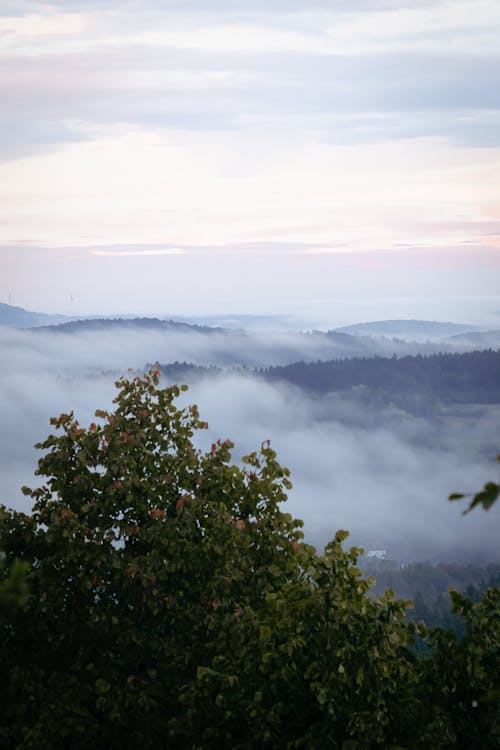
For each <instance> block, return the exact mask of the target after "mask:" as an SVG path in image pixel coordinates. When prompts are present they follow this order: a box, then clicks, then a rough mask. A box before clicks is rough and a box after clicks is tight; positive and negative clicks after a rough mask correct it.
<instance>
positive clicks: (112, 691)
mask: <svg viewBox="0 0 500 750" xmlns="http://www.w3.org/2000/svg"><path fill="white" fill-rule="evenodd" d="M116 386H117V389H118V394H117V396H116V398H115V406H114V409H113V410H111V411H108V410H101V409H98V410H97V411H96V412H95V421H93V422H91V423H90V424H89V425H88V426H87V427H84V426H81V425H80V424H79V422H78V420H77V419H76V418H75V416H74V414H73V413H71V412H69V413H62V414H61V415H59V416H58V417H54V418H53V419H52V420H51V423H52V426H53V428H54V434H51V435H49V436H48V438H47V439H46V440H44V441H43V442H41V443H39V444H38V448H39V449H41V450H42V451H43V455H42V457H41V458H40V459H39V462H38V470H37V474H38V475H39V476H40V477H42V478H43V480H42V481H43V483H42V484H41V486H39V487H35V488H30V487H25V488H24V490H23V491H24V493H25V495H26V496H27V497H29V498H30V499H31V500H32V502H33V508H32V511H31V512H30V513H24V512H21V511H14V510H8V509H7V508H5V507H2V508H1V510H0V549H1V550H2V561H1V567H0V659H1V664H2V682H3V684H2V691H1V694H0V716H1V719H0V747H1V748H6V749H7V748H9V749H10V748H22V749H23V750H28V749H34V748H37V749H40V748H41V749H42V750H45V749H46V750H49V749H51V750H52V749H55V750H57V749H58V748H61V749H62V748H68V747H71V748H77V749H79V748H88V747H96V748H135V747H141V748H170V747H178V748H186V750H195V749H199V750H202V749H205V748H206V749H212V748H213V750H215V749H216V748H241V749H243V748H245V749H248V750H250V749H252V750H253V749H255V750H257V748H265V747H273V748H290V749H291V748H312V749H313V750H314V749H317V750H320V748H321V750H322V749H323V748H325V747H329V748H333V749H334V750H335V749H337V748H338V750H356V749H360V750H361V749H363V750H368V749H369V748H392V749H393V750H396V749H397V748H408V749H413V748H415V750H416V749H418V748H428V747H433V748H443V749H445V748H463V749H464V750H465V748H467V749H468V750H469V749H472V750H493V748H497V747H498V744H499V742H500V712H499V701H500V692H499V684H498V674H499V673H500V590H499V589H498V587H496V586H492V587H487V588H486V589H485V590H484V591H483V592H482V593H481V595H480V596H479V597H474V598H473V599H469V598H468V597H467V596H464V595H462V594H459V593H452V595H451V599H452V611H453V615H454V616H456V617H458V618H461V620H462V622H463V628H462V631H461V633H460V634H457V633H456V632H455V631H454V630H453V629H449V628H427V627H426V626H425V624H423V623H419V624H418V625H415V623H412V622H409V621H408V619H407V617H406V615H407V612H408V608H409V606H410V605H409V602H408V601H405V600H399V599H396V598H395V597H394V594H393V593H392V592H391V591H390V590H389V591H386V592H384V593H380V594H374V593H373V591H372V586H373V583H374V581H373V579H372V578H370V577H365V576H364V575H363V573H362V571H361V569H360V567H359V564H358V560H359V558H360V555H361V554H362V550H360V549H358V548H350V549H348V548H345V546H344V545H345V541H346V539H347V537H348V533H347V532H346V531H337V532H336V534H335V535H334V536H333V538H332V539H331V541H330V542H329V544H327V546H326V547H325V549H324V551H323V552H322V553H318V552H317V551H316V549H315V548H314V547H312V546H311V545H309V544H307V543H306V542H305V541H304V536H303V532H302V530H301V529H302V522H301V521H299V520H298V519H296V518H294V517H293V516H292V515H291V514H288V513H286V512H285V511H284V509H283V504H284V503H285V501H286V498H287V492H288V490H289V489H290V487H291V483H290V479H289V471H288V470H287V469H286V468H284V467H283V466H281V465H280V463H279V462H278V459H277V455H276V453H275V451H274V450H273V449H272V448H271V446H270V443H269V441H268V440H265V441H264V442H263V443H262V444H261V445H260V448H258V449H257V450H256V451H253V452H251V453H249V454H248V455H246V456H245V457H244V458H243V464H242V466H238V465H235V464H233V463H232V461H231V450H232V447H233V445H232V443H231V442H230V441H229V440H225V441H221V440H218V441H216V442H214V443H213V444H212V446H211V447H210V448H209V449H208V450H202V449H200V448H198V447H196V446H195V444H194V442H193V437H194V436H195V434H196V433H197V432H198V431H200V430H201V431H203V430H206V429H207V423H206V422H205V421H204V420H203V419H202V418H201V416H200V414H199V412H198V409H197V407H195V406H193V405H190V406H185V407H182V408H179V407H178V406H177V405H176V403H175V401H176V399H178V397H179V396H180V394H181V390H182V389H180V388H178V387H176V386H168V387H160V385H159V371H158V370H153V371H152V372H151V373H149V374H146V375H144V376H135V377H134V376H132V375H131V376H130V377H129V378H127V377H123V378H121V379H120V380H118V381H117V383H116ZM485 507H486V506H485ZM495 511H496V509H495ZM495 511H491V512H492V513H494V512H495ZM475 512H483V510H481V509H480V510H479V511H475ZM467 520H468V519H467V518H464V519H463V522H464V524H466V523H467ZM492 522H495V519H494V518H492ZM429 524H432V518H429Z"/></svg>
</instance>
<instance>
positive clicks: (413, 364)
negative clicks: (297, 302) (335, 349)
mask: <svg viewBox="0 0 500 750" xmlns="http://www.w3.org/2000/svg"><path fill="white" fill-rule="evenodd" d="M262 375H263V377H265V378H266V379H267V380H270V381H282V382H287V383H291V384H293V385H296V386H299V387H300V388H303V389H304V390H307V391H311V392H314V393H318V394H326V393H332V392H339V391H340V392H341V391H352V390H353V389H365V390H366V391H367V392H368V393H369V394H371V396H372V398H373V399H374V400H379V401H385V402H388V403H391V402H392V403H395V404H402V405H404V406H408V405H410V406H411V405H412V404H416V403H418V401H419V399H420V398H421V397H425V398H427V399H428V400H429V401H430V402H435V401H438V402H441V403H443V404H465V403H468V404H471V403H472V404H473V403H476V404H489V403H499V402H500V351H495V350H493V349H487V350H483V351H476V352H468V353H465V354H433V355H421V354H417V355H416V356H408V357H400V358H397V357H396V356H393V357H390V358H388V357H369V358H361V359H341V360H332V361H329V362H313V363H307V362H295V363H293V364H290V365H285V366H282V367H271V368H269V369H266V370H263V371H262Z"/></svg>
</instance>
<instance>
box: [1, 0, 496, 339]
mask: <svg viewBox="0 0 500 750" xmlns="http://www.w3.org/2000/svg"><path fill="white" fill-rule="evenodd" d="M0 111H1V112H2V117H1V119H0V302H9V301H10V302H11V303H12V304H15V305H19V306H22V307H25V308H27V309H32V310H39V311H46V312H60V313H66V314H78V315H81V314H113V313H115V314H118V313H137V314H145V315H169V314H171V315H184V316H187V315H203V314H206V315H209V314H210V315H218V314H224V313H226V314H227V313H234V312H238V313H254V314H257V313H258V314H291V315H293V316H295V318H296V320H297V321H299V320H300V321H302V322H303V323H304V324H310V325H316V326H319V327H333V326H335V325H341V324H348V323H355V322H359V321H361V320H369V319H372V320H373V319H382V318H426V319H441V320H451V321H455V322H470V323H479V324H482V325H491V326H497V327H500V294H499V292H498V281H499V279H500V3H499V2H498V0H452V1H451V2H439V1H438V0H286V1H285V0H252V2H250V1H249V0H162V2H158V1H157V0H154V1H153V0H142V1H140V0H120V1H119V2H118V0H116V1H115V0H71V1H69V0H67V1H66V2H63V0H59V2H54V1H52V2H51V1H50V0H47V1H46V2H36V1H35V2H25V1H24V0H15V1H14V0H12V1H11V0H0Z"/></svg>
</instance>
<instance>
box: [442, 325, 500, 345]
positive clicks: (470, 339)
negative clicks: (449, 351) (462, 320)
mask: <svg viewBox="0 0 500 750" xmlns="http://www.w3.org/2000/svg"><path fill="white" fill-rule="evenodd" d="M446 343H447V344H451V345H452V346H453V345H455V346H457V348H460V349H462V348H464V349H472V348H474V349H499V348H500V330H498V331H479V332H477V333H461V334H459V335H458V336H451V337H450V338H449V339H447V341H446Z"/></svg>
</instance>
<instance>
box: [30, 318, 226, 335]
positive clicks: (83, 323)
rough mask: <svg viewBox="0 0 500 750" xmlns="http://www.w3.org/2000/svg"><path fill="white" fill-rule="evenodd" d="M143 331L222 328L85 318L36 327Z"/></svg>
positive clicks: (56, 330) (151, 320)
mask: <svg viewBox="0 0 500 750" xmlns="http://www.w3.org/2000/svg"><path fill="white" fill-rule="evenodd" d="M118 329H119V330H144V331H153V330H156V331H184V332H186V333H190V332H192V333H194V332H196V333H204V334H211V333H217V332H218V333H221V332H223V329H222V328H211V327H209V326H198V325H191V324H189V323H178V322H175V321H173V320H160V319H159V318H87V319H84V320H71V321H68V322H64V323H60V324H58V325H45V326H38V330H39V331H50V332H51V333H65V334H73V333H82V332H85V331H91V332H100V331H109V330H118Z"/></svg>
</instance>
